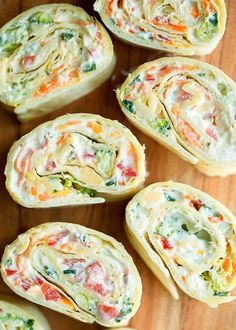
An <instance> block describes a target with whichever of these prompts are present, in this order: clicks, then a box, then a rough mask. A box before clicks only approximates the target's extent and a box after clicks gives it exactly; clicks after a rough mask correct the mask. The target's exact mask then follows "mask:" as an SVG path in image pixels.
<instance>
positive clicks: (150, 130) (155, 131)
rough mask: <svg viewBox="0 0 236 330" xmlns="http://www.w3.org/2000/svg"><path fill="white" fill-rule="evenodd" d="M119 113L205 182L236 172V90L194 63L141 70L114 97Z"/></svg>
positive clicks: (171, 62) (159, 63)
mask: <svg viewBox="0 0 236 330" xmlns="http://www.w3.org/2000/svg"><path fill="white" fill-rule="evenodd" d="M117 98H118V100H119V103H120V106H121V109H122V110H123V112H124V114H125V115H126V116H127V118H128V119H129V120H130V121H131V122H132V123H133V124H134V125H135V126H137V127H138V128H139V129H141V130H142V131H143V132H144V133H146V134H148V135H149V136H151V137H152V138H154V139H155V140H156V141H158V142H159V143H161V144H163V145H164V146H166V147H167V148H169V149H170V150H172V151H173V152H175V153H176V154H177V155H179V156H180V157H181V158H183V159H184V160H187V161H188V162H190V163H192V164H195V167H196V168H197V169H198V170H199V171H201V172H203V173H205V174H207V175H210V176H213V175H219V176H226V175H229V174H233V173H235V172H236V126H235V124H234V123H235V107H236V84H235V83H234V82H233V81H232V80H231V79H230V78H229V77H228V76H227V75H226V74H224V73H223V72H222V71H221V70H219V69H217V68H216V67H214V66H212V65H209V64H207V63H203V62H200V61H197V60H192V59H188V58H181V57H172V58H171V57H168V58H161V59H159V60H156V61H152V62H148V63H145V64H143V65H141V66H140V67H139V68H138V69H137V70H135V71H134V72H133V73H132V74H130V75H129V76H128V78H127V79H126V81H125V82H124V83H123V85H122V86H121V88H120V89H119V90H118V91H117Z"/></svg>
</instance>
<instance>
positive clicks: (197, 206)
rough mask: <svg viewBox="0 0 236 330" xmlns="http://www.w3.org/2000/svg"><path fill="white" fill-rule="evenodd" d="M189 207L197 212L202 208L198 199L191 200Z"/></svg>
mask: <svg viewBox="0 0 236 330" xmlns="http://www.w3.org/2000/svg"><path fill="white" fill-rule="evenodd" d="M190 205H191V206H193V207H194V208H195V209H196V210H197V211H199V210H200V208H201V207H202V206H203V203H202V201H201V200H200V199H197V200H193V199H192V200H191V201H190Z"/></svg>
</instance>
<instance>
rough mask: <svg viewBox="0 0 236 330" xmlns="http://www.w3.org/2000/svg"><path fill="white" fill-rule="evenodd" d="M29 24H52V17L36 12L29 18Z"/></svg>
mask: <svg viewBox="0 0 236 330" xmlns="http://www.w3.org/2000/svg"><path fill="white" fill-rule="evenodd" d="M29 22H30V23H32V24H52V23H53V17H52V16H50V15H48V14H46V13H43V12H37V13H35V14H33V15H32V16H30V18H29Z"/></svg>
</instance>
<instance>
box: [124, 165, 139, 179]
mask: <svg viewBox="0 0 236 330" xmlns="http://www.w3.org/2000/svg"><path fill="white" fill-rule="evenodd" d="M124 175H125V176H128V177H136V176H137V172H136V171H134V170H133V169H132V168H131V167H128V168H127V169H125V171H124Z"/></svg>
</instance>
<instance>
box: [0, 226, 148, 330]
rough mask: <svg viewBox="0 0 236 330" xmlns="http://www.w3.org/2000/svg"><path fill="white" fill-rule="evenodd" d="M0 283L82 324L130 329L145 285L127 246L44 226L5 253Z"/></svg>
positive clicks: (75, 229) (78, 229) (80, 230)
mask: <svg viewBox="0 0 236 330" xmlns="http://www.w3.org/2000/svg"><path fill="white" fill-rule="evenodd" d="M1 272H2V277H3V279H4V281H5V282H6V284H7V285H8V286H9V287H10V288H11V289H12V290H13V291H14V292H15V293H17V294H18V295H20V296H22V297H24V298H26V299H28V300H30V301H32V302H34V303H37V304H40V305H42V306H45V307H48V308H50V309H53V310H55V311H58V312H61V313H63V314H66V315H68V316H71V317H73V318H75V319H78V320H80V321H82V322H86V323H93V322H97V323H99V324H101V325H103V326H106V327H114V326H117V325H120V326H123V325H126V324H127V322H128V320H129V319H130V318H131V317H132V316H133V315H134V314H135V313H136V311H137V309H138V307H139V305H140V300H141V294H142V284H141V279H140V277H139V274H138V271H137V269H136V267H135V265H134V263H133V260H132V258H131V257H130V255H129V254H128V253H127V252H126V250H125V249H124V247H123V245H122V244H121V243H118V242H117V241H116V240H115V239H114V238H112V237H110V236H107V235H105V234H103V233H100V232H98V231H95V230H92V229H89V228H86V227H82V226H79V225H75V224H69V223H57V222H55V223H46V224H42V225H40V226H38V227H35V228H32V229H30V230H28V231H27V232H26V233H24V234H22V235H20V236H19V237H18V238H17V239H16V240H15V241H14V242H13V243H12V244H10V245H9V246H7V247H6V249H5V252H4V255H3V258H2V264H1Z"/></svg>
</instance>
